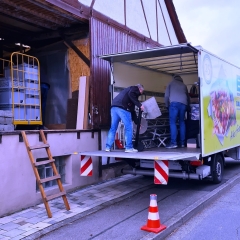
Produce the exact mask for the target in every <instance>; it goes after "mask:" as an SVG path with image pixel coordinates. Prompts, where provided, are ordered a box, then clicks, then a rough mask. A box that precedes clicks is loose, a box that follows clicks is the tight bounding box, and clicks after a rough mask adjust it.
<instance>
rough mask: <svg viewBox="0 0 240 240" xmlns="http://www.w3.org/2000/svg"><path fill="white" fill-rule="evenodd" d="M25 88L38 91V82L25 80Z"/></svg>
mask: <svg viewBox="0 0 240 240" xmlns="http://www.w3.org/2000/svg"><path fill="white" fill-rule="evenodd" d="M25 88H30V89H37V90H38V89H39V84H38V81H35V80H30V79H25Z"/></svg>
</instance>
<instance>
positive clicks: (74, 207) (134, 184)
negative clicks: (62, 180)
mask: <svg viewBox="0 0 240 240" xmlns="http://www.w3.org/2000/svg"><path fill="white" fill-rule="evenodd" d="M139 178H140V177H139V176H132V175H124V176H121V177H118V178H115V179H113V180H110V181H107V182H103V183H101V184H97V185H91V186H89V187H86V188H84V189H81V190H79V191H75V192H72V193H69V194H67V198H68V202H69V205H70V208H71V209H70V211H66V209H65V205H64V203H63V200H62V198H57V199H54V200H52V201H50V202H49V205H50V209H51V212H52V215H53V216H52V218H48V216H47V213H46V209H45V207H44V204H43V203H42V204H39V205H37V206H35V207H32V208H28V209H25V210H23V211H21V212H17V213H14V214H12V215H9V216H6V217H2V218H0V239H1V240H2V239H13V240H15V239H24V238H27V239H31V235H32V236H34V235H36V233H37V232H39V235H41V234H40V233H41V232H43V231H44V230H46V231H45V232H47V231H48V230H47V229H51V228H52V229H54V226H57V225H58V224H60V223H61V222H63V221H64V220H67V219H70V218H72V219H73V218H74V217H77V215H79V214H81V213H84V212H87V211H89V210H91V209H93V208H94V207H97V206H100V205H102V204H104V203H106V202H108V201H111V200H114V199H117V198H119V197H123V196H125V195H127V194H129V193H132V192H134V191H136V190H139V189H140V188H143V187H146V186H148V185H150V184H152V179H151V178H150V179H148V178H146V179H144V180H143V181H139Z"/></svg>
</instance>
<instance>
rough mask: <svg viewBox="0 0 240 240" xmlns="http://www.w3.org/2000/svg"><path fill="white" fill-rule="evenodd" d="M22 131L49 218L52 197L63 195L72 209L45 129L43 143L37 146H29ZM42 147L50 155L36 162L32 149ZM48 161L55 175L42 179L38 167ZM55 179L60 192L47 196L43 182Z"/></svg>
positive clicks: (42, 135) (66, 203)
mask: <svg viewBox="0 0 240 240" xmlns="http://www.w3.org/2000/svg"><path fill="white" fill-rule="evenodd" d="M21 133H22V137H23V140H24V143H25V145H26V148H27V152H28V156H29V159H30V161H31V164H32V168H33V171H34V174H35V176H36V179H37V183H38V186H39V190H40V192H41V195H42V199H43V203H44V205H45V208H46V211H47V215H48V217H49V218H51V217H52V213H51V210H50V207H49V204H48V201H50V200H52V199H55V198H57V197H62V199H63V201H64V204H65V207H66V209H67V210H70V206H69V204H68V200H67V196H66V192H65V191H64V189H63V186H62V182H61V176H60V174H59V173H58V171H57V168H56V165H55V160H54V159H53V157H52V154H51V151H50V145H49V144H48V143H47V140H46V138H45V135H44V132H43V130H40V135H41V138H42V142H43V144H39V145H36V146H29V143H28V139H27V135H26V133H25V131H21ZM41 148H45V149H46V151H47V155H48V160H45V161H40V162H36V161H35V159H34V157H33V153H32V150H36V149H41ZM48 163H49V164H50V165H51V167H52V169H53V174H54V175H53V176H52V177H47V178H43V179H41V178H40V176H39V173H38V169H37V167H38V166H40V165H46V164H48ZM53 180H57V184H58V187H59V190H60V192H59V193H56V194H54V195H51V196H46V194H45V192H44V187H43V183H45V182H49V181H53Z"/></svg>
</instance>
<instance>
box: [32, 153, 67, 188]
mask: <svg viewBox="0 0 240 240" xmlns="http://www.w3.org/2000/svg"><path fill="white" fill-rule="evenodd" d="M53 158H54V159H55V165H56V168H57V170H58V173H59V174H60V175H61V181H62V183H65V180H66V173H65V166H66V161H65V160H66V157H65V156H57V157H53ZM44 160H48V158H38V159H37V160H36V161H37V162H41V161H44ZM37 169H38V174H39V176H40V178H41V179H43V178H48V177H52V176H53V169H52V167H51V165H50V164H45V165H41V166H38V167H37ZM55 185H57V181H56V180H53V181H49V182H46V183H43V187H44V188H48V187H52V186H55ZM36 186H37V187H36V189H37V191H39V187H38V184H37V183H36Z"/></svg>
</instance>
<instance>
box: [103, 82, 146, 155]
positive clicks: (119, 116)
mask: <svg viewBox="0 0 240 240" xmlns="http://www.w3.org/2000/svg"><path fill="white" fill-rule="evenodd" d="M143 91H144V88H143V85H141V84H137V85H136V86H130V87H128V88H125V89H124V90H122V91H121V92H120V93H119V94H118V95H117V96H116V97H115V98H114V99H113V102H112V106H111V128H110V130H109V132H108V137H107V142H106V149H105V150H106V152H110V151H111V148H112V145H113V143H114V139H115V134H116V131H117V128H118V124H119V122H120V120H122V122H123V124H124V127H125V142H126V146H125V152H128V153H136V152H138V150H137V149H134V148H133V143H132V135H133V128H132V121H134V122H135V124H137V121H138V119H137V115H136V112H135V106H137V107H139V108H140V109H141V110H142V111H143V110H144V107H143V105H142V104H141V103H140V102H139V101H138V97H139V96H140V95H141V94H143Z"/></svg>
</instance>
